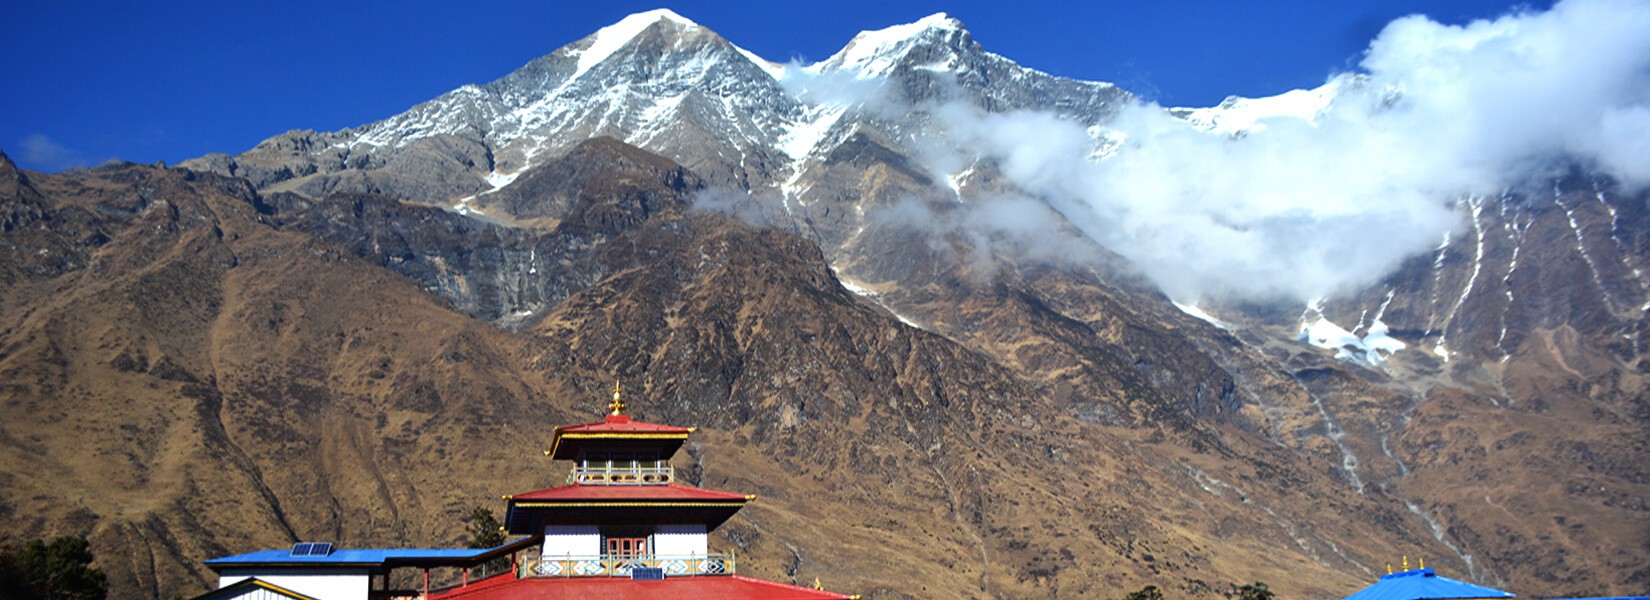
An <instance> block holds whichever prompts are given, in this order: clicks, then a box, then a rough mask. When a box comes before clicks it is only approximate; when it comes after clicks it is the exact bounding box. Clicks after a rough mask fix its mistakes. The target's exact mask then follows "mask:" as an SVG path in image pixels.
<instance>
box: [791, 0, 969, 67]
mask: <svg viewBox="0 0 1650 600" xmlns="http://www.w3.org/2000/svg"><path fill="white" fill-rule="evenodd" d="M963 31H966V29H965V28H964V27H963V24H962V22H961V21H958V20H956V19H953V18H951V17H950V16H949V15H946V14H945V13H943V12H940V13H934V14H932V15H928V16H926V17H923V18H921V19H919V20H917V21H916V22H914V23H906V24H904V25H895V26H892V27H885V28H883V29H877V30H872V31H861V32H859V35H856V36H854V39H853V40H850V41H849V42H848V45H847V46H844V47H843V48H842V50H840V51H838V52H837V53H836V54H834V55H832V56H831V57H830V58H828V59H825V60H824V61H821V62H818V63H815V64H813V65H811V66H809V67H808V69H809V70H810V71H813V72H821V71H847V72H852V73H854V74H855V76H857V77H860V78H864V79H869V78H874V77H884V76H886V75H888V73H889V72H890V71H892V70H893V69H894V67H895V66H897V65H898V64H899V61H900V59H902V58H904V57H905V55H906V54H907V53H909V52H910V51H911V49H912V48H913V47H915V46H917V45H918V44H919V43H921V40H922V39H923V38H924V36H926V35H932V34H936V33H937V34H939V35H949V34H953V33H958V32H963Z"/></svg>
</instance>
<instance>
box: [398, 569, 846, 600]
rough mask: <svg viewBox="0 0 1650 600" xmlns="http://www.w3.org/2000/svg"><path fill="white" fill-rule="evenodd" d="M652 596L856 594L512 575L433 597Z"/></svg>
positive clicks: (760, 584)
mask: <svg viewBox="0 0 1650 600" xmlns="http://www.w3.org/2000/svg"><path fill="white" fill-rule="evenodd" d="M538 598H544V599H549V598H558V599H560V598H590V599H592V600H653V599H658V598H670V599H676V598H728V599H745V598H764V599H768V600H848V599H849V598H852V596H847V595H843V594H836V593H832V592H825V591H820V590H815V589H811V588H805V587H799V586H794V585H789V584H784V583H778V582H773V581H763V580H761V579H752V578H750V577H744V576H740V575H691V576H686V577H666V578H665V579H664V581H632V580H629V579H625V578H622V577H529V578H526V579H511V578H510V577H509V576H508V574H506V575H505V576H502V577H494V578H491V579H488V580H486V581H482V582H478V583H475V584H472V585H469V586H465V587H459V588H453V589H451V590H446V591H442V592H432V593H431V594H430V600H533V599H538Z"/></svg>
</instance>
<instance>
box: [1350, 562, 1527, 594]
mask: <svg viewBox="0 0 1650 600" xmlns="http://www.w3.org/2000/svg"><path fill="white" fill-rule="evenodd" d="M1512 597H1514V596H1513V595H1512V594H1511V593H1509V592H1503V591H1501V590H1498V589H1495V588H1490V587H1484V586H1481V585H1476V584H1471V583H1467V582H1465V581H1456V580H1454V579H1450V578H1448V577H1442V576H1439V575H1438V573H1436V572H1434V571H1433V570H1432V569H1415V570H1412V571H1399V572H1397V573H1390V574H1387V575H1382V576H1381V580H1380V581H1377V582H1375V584H1374V585H1371V586H1369V587H1366V588H1364V589H1362V590H1360V591H1358V593H1356V594H1353V595H1351V596H1347V597H1346V600H1455V599H1486V598H1512Z"/></svg>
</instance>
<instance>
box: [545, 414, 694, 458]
mask: <svg viewBox="0 0 1650 600" xmlns="http://www.w3.org/2000/svg"><path fill="white" fill-rule="evenodd" d="M691 433H693V428H691V427H677V426H675V425H659V424H656V423H643V422H641V421H632V420H631V419H630V415H624V414H620V415H607V418H605V419H602V420H601V421H597V422H595V423H585V424H582V425H563V426H561V427H557V428H556V432H555V434H554V435H553V436H552V438H551V442H550V451H549V452H548V453H547V454H549V455H550V458H552V459H554V460H577V459H578V458H579V457H578V450H579V449H580V448H583V447H585V446H587V445H589V444H588V442H587V440H612V441H618V442H624V441H630V442H643V443H647V444H649V445H655V446H659V447H660V449H661V450H667V451H668V452H666V453H665V456H669V455H670V454H675V453H676V449H677V448H680V447H681V446H682V442H683V441H684V440H686V439H687V438H688V435H689V434H691Z"/></svg>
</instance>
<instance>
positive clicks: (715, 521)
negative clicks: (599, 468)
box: [504, 483, 756, 534]
mask: <svg viewBox="0 0 1650 600" xmlns="http://www.w3.org/2000/svg"><path fill="white" fill-rule="evenodd" d="M507 499H508V500H509V508H508V509H506V511H505V513H504V525H505V527H506V528H507V529H508V530H509V531H511V532H514V533H521V534H532V533H537V532H542V531H544V526H545V525H611V524H619V523H637V524H641V523H652V524H663V523H684V524H686V523H702V524H704V526H705V529H706V530H707V531H710V530H715V529H716V528H717V527H721V526H722V524H723V523H726V522H727V520H728V519H729V518H732V517H733V514H734V513H736V512H739V509H741V508H744V507H745V503H746V502H749V501H751V500H754V499H756V497H755V496H745V495H742V494H732V493H728V492H718V491H716V490H706V489H700V488H695V487H688V486H685V485H677V484H674V483H671V484H665V485H579V484H573V485H565V486H562V487H555V488H550V489H545V490H538V491H534V492H527V493H525V494H517V495H515V496H509V497H507Z"/></svg>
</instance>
